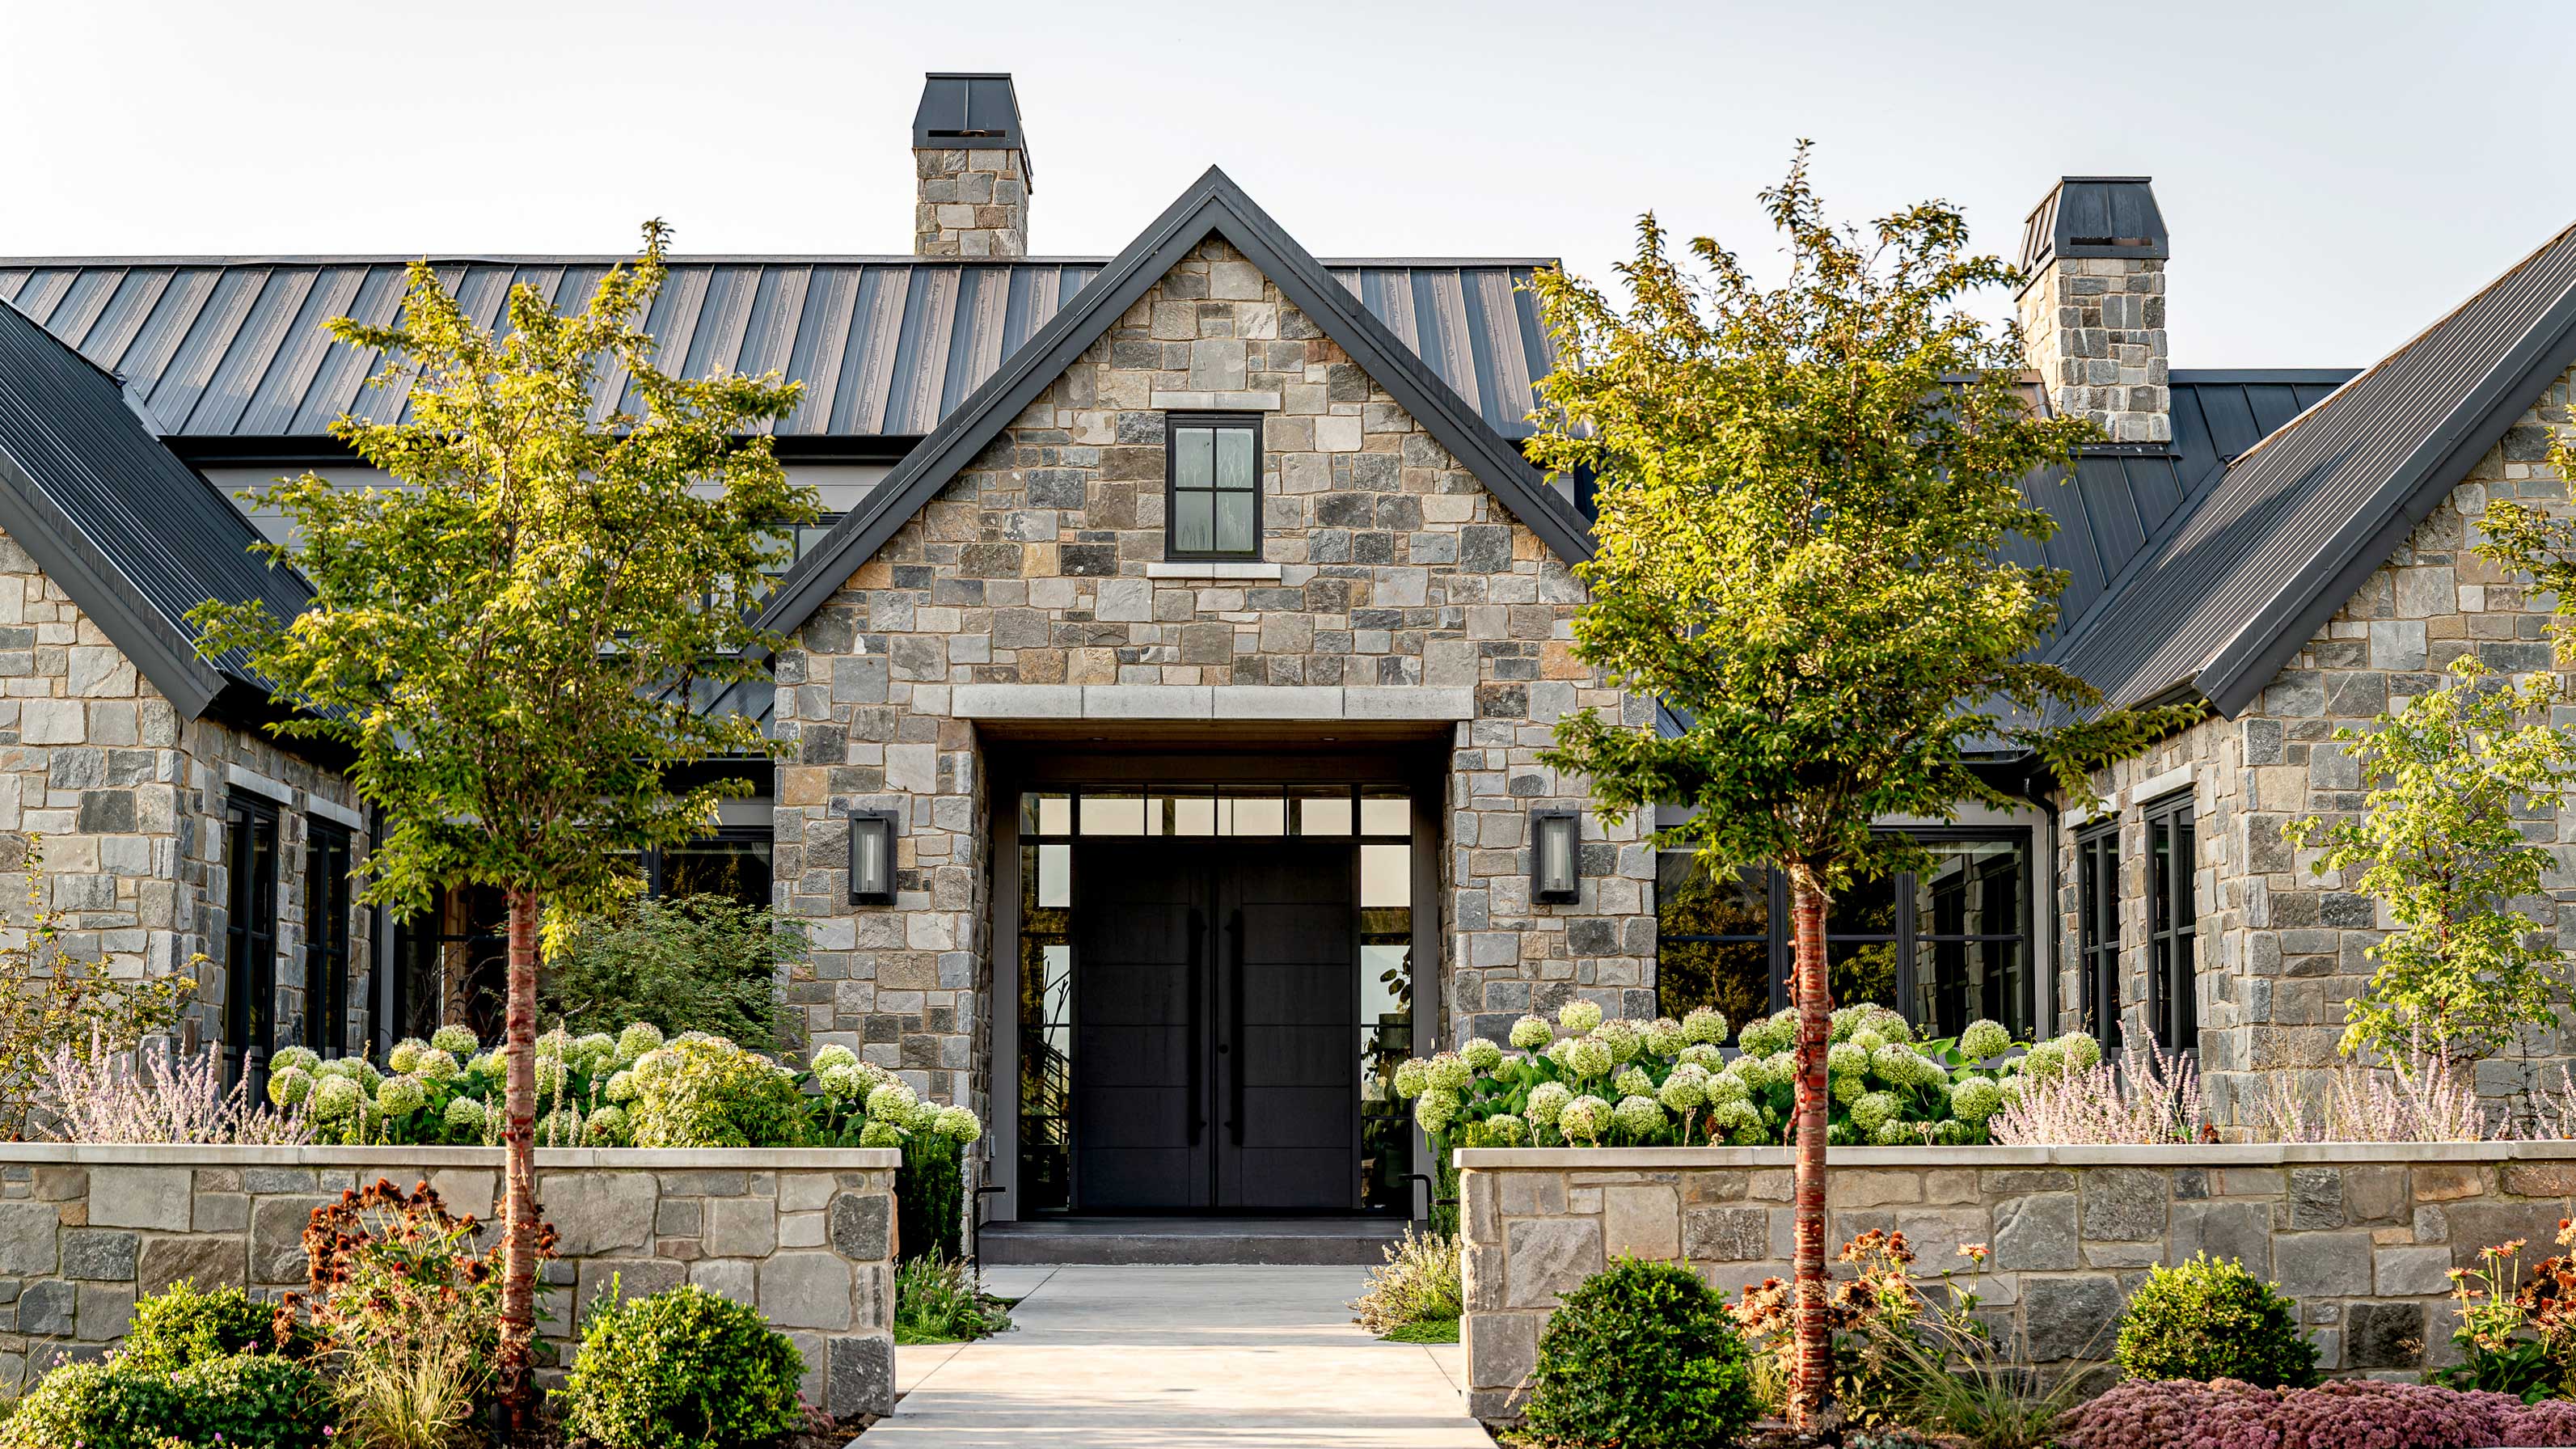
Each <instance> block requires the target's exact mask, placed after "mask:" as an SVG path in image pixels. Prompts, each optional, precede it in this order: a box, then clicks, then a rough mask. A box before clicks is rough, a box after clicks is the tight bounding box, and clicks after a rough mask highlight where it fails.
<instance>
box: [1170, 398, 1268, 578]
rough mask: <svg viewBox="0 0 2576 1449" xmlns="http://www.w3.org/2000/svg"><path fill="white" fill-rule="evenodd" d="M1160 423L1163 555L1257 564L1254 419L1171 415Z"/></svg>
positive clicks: (1257, 484)
mask: <svg viewBox="0 0 2576 1449" xmlns="http://www.w3.org/2000/svg"><path fill="white" fill-rule="evenodd" d="M1164 421H1165V432H1166V435H1167V437H1166V448H1165V458H1166V462H1165V464H1164V489H1163V519H1164V525H1163V527H1164V533H1163V542H1164V548H1163V551H1164V554H1165V555H1166V556H1167V557H1170V558H1174V559H1258V558H1260V557H1261V431H1260V429H1261V418H1260V415H1259V414H1257V413H1173V414H1171V415H1169V416H1168V417H1167V418H1166V419H1165V420H1164Z"/></svg>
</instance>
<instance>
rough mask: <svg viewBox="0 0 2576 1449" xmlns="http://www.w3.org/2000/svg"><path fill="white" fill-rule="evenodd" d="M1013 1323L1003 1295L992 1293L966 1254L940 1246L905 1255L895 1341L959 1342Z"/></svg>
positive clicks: (897, 1288) (898, 1272)
mask: <svg viewBox="0 0 2576 1449" xmlns="http://www.w3.org/2000/svg"><path fill="white" fill-rule="evenodd" d="M1010 1326H1011V1315H1010V1313H1009V1312H1008V1311H1007V1310H1005V1309H1004V1308H1003V1307H1002V1304H1001V1300H999V1299H997V1298H992V1297H989V1296H987V1295H986V1294H985V1292H984V1290H983V1288H982V1287H981V1286H980V1285H978V1284H977V1283H976V1281H975V1279H974V1277H973V1276H972V1275H970V1274H969V1273H968V1272H967V1270H966V1264H965V1262H964V1261H963V1260H962V1259H957V1258H951V1257H949V1256H948V1255H946V1254H944V1253H941V1252H938V1251H936V1250H934V1251H932V1252H929V1253H925V1254H923V1255H921V1256H920V1257H917V1258H911V1259H907V1260H906V1261H905V1262H904V1263H903V1265H902V1266H901V1267H898V1268H897V1269H895V1275H894V1341H895V1342H896V1343H898V1344H903V1343H960V1342H963V1341H965V1340H967V1339H971V1338H982V1337H984V1336H985V1335H987V1334H993V1333H999V1332H1001V1331H1002V1330H1003V1329H1005V1328H1008V1327H1010Z"/></svg>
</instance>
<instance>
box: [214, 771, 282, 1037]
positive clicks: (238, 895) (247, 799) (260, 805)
mask: <svg viewBox="0 0 2576 1449" xmlns="http://www.w3.org/2000/svg"><path fill="white" fill-rule="evenodd" d="M224 871H225V875H226V877H227V884H228V887H229V889H228V890H227V892H226V901H225V903H226V907H227V909H226V910H225V913H224V1072H225V1074H226V1075H227V1076H228V1077H230V1078H231V1079H233V1080H235V1081H239V1080H241V1079H242V1078H243V1077H245V1076H247V1077H249V1078H250V1079H251V1081H252V1084H253V1087H254V1088H256V1087H257V1086H258V1085H259V1084H260V1082H261V1079H262V1078H264V1077H265V1076H266V1074H267V1071H268V1054H269V1052H270V1050H271V1049H272V1048H273V1047H274V1046H275V1045H276V1042H277V806H276V804H275V803H274V802H271V801H268V800H264V799H261V798H260V797H258V796H256V795H239V794H236V795H234V796H232V797H231V799H230V800H229V801H227V802H226V804H225V806H224Z"/></svg>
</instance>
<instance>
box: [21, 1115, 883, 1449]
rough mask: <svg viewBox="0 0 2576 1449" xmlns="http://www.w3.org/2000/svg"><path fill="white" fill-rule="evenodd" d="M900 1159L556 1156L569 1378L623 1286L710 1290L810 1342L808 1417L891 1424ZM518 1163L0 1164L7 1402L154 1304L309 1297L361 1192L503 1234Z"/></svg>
mask: <svg viewBox="0 0 2576 1449" xmlns="http://www.w3.org/2000/svg"><path fill="white" fill-rule="evenodd" d="M896 1156H897V1155H896V1154H895V1153H893V1152H890V1151H856V1152H724V1151H706V1152H653V1153H636V1152H626V1153H619V1152H616V1151H612V1150H606V1149H599V1150H576V1151H565V1152H541V1153H539V1154H538V1177H537V1197H538V1200H539V1202H540V1203H541V1204H542V1205H543V1208H544V1211H545V1215H546V1220H547V1221H548V1222H551V1223H553V1224H554V1225H555V1228H556V1230H557V1231H558V1232H559V1233H560V1234H561V1243H560V1251H561V1253H562V1256H561V1257H560V1258H558V1259H557V1260H556V1261H554V1262H552V1263H550V1264H547V1265H546V1269H545V1281H544V1284H543V1286H542V1289H541V1292H542V1295H543V1298H544V1300H545V1301H544V1303H543V1307H544V1308H545V1309H546V1310H547V1312H548V1313H549V1314H550V1315H551V1317H549V1318H547V1319H545V1320H544V1321H543V1322H542V1323H541V1324H540V1332H541V1333H543V1334H545V1335H546V1336H548V1337H549V1338H551V1339H553V1340H555V1341H556V1342H555V1348H556V1350H557V1362H558V1363H565V1362H568V1361H569V1357H570V1352H571V1344H570V1342H569V1340H571V1339H573V1338H575V1337H577V1336H578V1334H579V1331H580V1319H581V1311H582V1310H583V1308H584V1307H586V1306H587V1305H588V1304H589V1303H591V1302H592V1301H593V1300H594V1299H595V1298H597V1297H598V1296H599V1295H600V1294H602V1293H604V1292H606V1291H607V1290H608V1287H609V1284H610V1280H611V1279H612V1278H614V1279H615V1280H616V1281H617V1285H618V1288H619V1290H620V1292H621V1294H622V1295H623V1296H624V1297H628V1298H632V1297H639V1296H642V1295H645V1294H649V1293H657V1292H660V1291H662V1290H664V1289H668V1288H674V1287H677V1286H679V1285H680V1284H682V1283H695V1284H698V1285H699V1286H701V1287H704V1288H706V1289H708V1290H710V1291H712V1292H716V1293H721V1294H724V1295H725V1296H726V1297H729V1298H732V1299H735V1300H736V1301H738V1302H741V1303H746V1304H749V1305H751V1306H752V1307H755V1308H757V1309H759V1310H760V1311H761V1313H762V1314H764V1315H765V1316H766V1317H767V1318H768V1320H769V1323H770V1326H771V1327H773V1328H775V1329H777V1330H778V1331H779V1332H781V1333H784V1334H786V1335H787V1336H788V1337H789V1338H790V1339H792V1340H793V1341H794V1342H795V1344H796V1347H797V1349H798V1351H799V1352H800V1353H801V1354H802V1355H803V1356H804V1360H805V1380H804V1383H803V1386H802V1387H803V1392H804V1394H805V1397H806V1399H807V1401H808V1402H810V1403H813V1404H817V1405H822V1406H826V1407H828V1408H830V1409H831V1410H832V1411H833V1412H834V1413H853V1412H866V1413H876V1414H882V1413H885V1412H887V1411H888V1410H890V1409H891V1408H892V1407H893V1404H894V1341H893V1338H892V1336H891V1324H892V1322H893V1319H892V1313H893V1303H892V1296H893V1292H894V1276H893V1275H894V1269H893V1261H892V1260H893V1243H892V1234H893V1222H894V1216H893V1214H894V1167H895V1160H896ZM500 1161H501V1154H500V1152H499V1150H498V1149H489V1148H428V1149H413V1150H408V1151H406V1150H404V1149H399V1148H385V1149H335V1148H222V1147H152V1148H135V1147H78V1146H60V1147H10V1148H6V1149H0V1392H6V1393H10V1394H14V1393H16V1392H18V1390H19V1389H20V1387H21V1386H22V1384H24V1383H26V1382H28V1381H30V1380H31V1379H32V1378H34V1377H36V1376H40V1375H41V1374H42V1373H43V1372H44V1370H45V1369H46V1368H47V1367H48V1366H50V1365H51V1364H52V1363H53V1361H54V1359H55V1358H56V1356H57V1355H60V1356H64V1357H68V1358H71V1359H74V1360H79V1359H85V1358H96V1357H99V1356H101V1355H103V1354H105V1353H106V1352H107V1351H108V1350H109V1349H111V1348H112V1347H114V1346H115V1344H116V1343H117V1342H118V1341H119V1340H120V1339H121V1338H122V1337H123V1336H124V1334H125V1331H126V1327H127V1325H128V1323H129V1321H130V1320H131V1319H132V1317H133V1313H134V1304H135V1300H136V1299H137V1298H138V1297H144V1298H148V1297H151V1296H153V1295H154V1294H158V1293H161V1292H164V1291H166V1290H167V1289H168V1288H169V1287H170V1286H171V1285H172V1284H174V1283H177V1282H179V1281H180V1280H182V1279H188V1280H193V1281H194V1282H195V1283H196V1285H197V1286H198V1287H199V1288H204V1289H212V1288H247V1289H249V1290H250V1291H251V1292H252V1294H253V1295H254V1296H257V1297H260V1298H274V1297H275V1296H277V1295H278V1294H280V1293H283V1292H286V1291H288V1290H290V1289H297V1290H300V1289H303V1288H304V1287H305V1286H306V1259H305V1253H304V1246H303V1233H304V1225H305V1222H306V1220H307V1219H308V1218H309V1217H310V1215H311V1214H312V1211H313V1209H314V1208H316V1207H319V1206H322V1205H323V1204H325V1203H328V1202H330V1201H332V1200H334V1199H335V1198H337V1197H338V1195H339V1194H340V1193H342V1192H344V1191H346V1190H348V1189H350V1188H353V1187H358V1186H363V1185H365V1184H369V1183H373V1182H375V1181H377V1180H379V1179H384V1180H389V1181H391V1182H393V1183H394V1184H395V1185H396V1186H398V1187H402V1188H405V1189H408V1188H410V1187H412V1186H414V1185H415V1184H417V1183H419V1182H423V1181H426V1182H428V1183H429V1184H430V1185H431V1186H433V1187H434V1188H436V1189H437V1191H438V1193H439V1195H440V1197H441V1199H442V1200H443V1201H444V1202H445V1203H446V1205H447V1207H448V1210H449V1211H451V1212H454V1213H458V1214H460V1215H462V1214H472V1215H473V1216H475V1217H477V1218H479V1219H481V1220H482V1221H483V1222H484V1223H485V1224H486V1225H487V1231H489V1230H491V1228H493V1227H496V1226H497V1224H498V1222H499V1217H498V1215H497V1213H496V1212H495V1210H494V1196H493V1195H494V1192H495V1189H496V1187H497V1185H498V1182H499V1179H500ZM626 1163H633V1164H635V1165H625V1164H626ZM648 1164H649V1165H648Z"/></svg>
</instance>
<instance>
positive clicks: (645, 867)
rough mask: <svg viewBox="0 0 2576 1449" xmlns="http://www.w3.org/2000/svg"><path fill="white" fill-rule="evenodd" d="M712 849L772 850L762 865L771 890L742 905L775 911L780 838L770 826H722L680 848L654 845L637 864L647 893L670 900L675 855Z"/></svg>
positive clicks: (657, 898)
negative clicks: (732, 847) (671, 856)
mask: <svg viewBox="0 0 2576 1449" xmlns="http://www.w3.org/2000/svg"><path fill="white" fill-rule="evenodd" d="M709 846H737V847H741V846H755V847H759V848H761V849H764V850H766V851H768V858H767V859H766V860H765V861H763V862H762V864H763V868H764V869H765V870H766V871H767V873H768V876H769V891H768V893H767V894H765V895H763V896H762V897H761V898H760V899H758V900H751V899H748V898H744V899H743V900H742V904H744V905H746V906H755V907H760V908H766V909H775V907H776V905H777V894H778V847H777V837H776V834H775V833H774V832H773V831H772V830H771V829H770V827H768V826H763V825H723V826H718V827H717V828H715V829H714V830H710V831H708V832H707V833H706V834H704V835H700V836H697V837H695V838H693V839H690V840H687V841H683V842H681V843H680V844H678V845H676V846H654V847H652V848H650V849H648V850H646V851H644V852H643V855H642V858H641V859H640V860H639V861H638V862H637V865H638V867H639V868H640V869H641V870H642V871H643V874H644V894H645V895H647V896H649V897H651V898H652V899H654V900H657V901H658V900H667V899H669V898H670V886H671V879H670V860H669V856H670V855H671V853H672V852H674V851H677V852H680V853H683V854H686V853H690V852H693V851H703V850H705V849H706V848H707V847H709Z"/></svg>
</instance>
